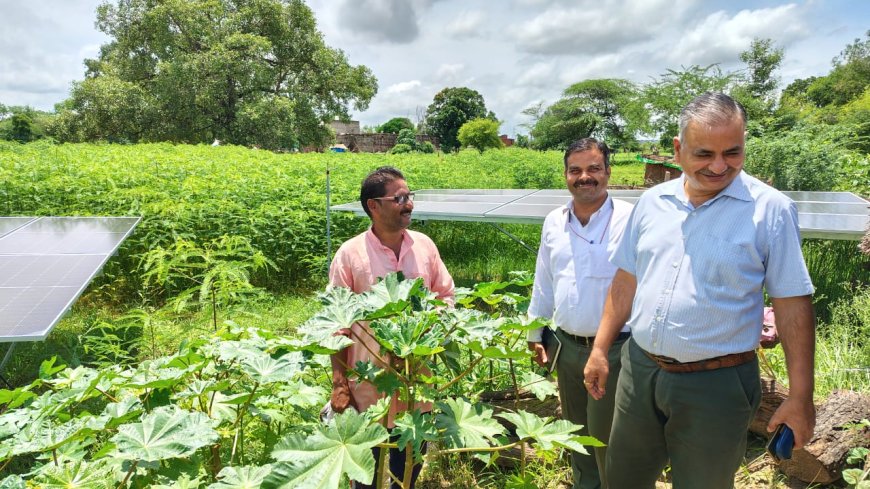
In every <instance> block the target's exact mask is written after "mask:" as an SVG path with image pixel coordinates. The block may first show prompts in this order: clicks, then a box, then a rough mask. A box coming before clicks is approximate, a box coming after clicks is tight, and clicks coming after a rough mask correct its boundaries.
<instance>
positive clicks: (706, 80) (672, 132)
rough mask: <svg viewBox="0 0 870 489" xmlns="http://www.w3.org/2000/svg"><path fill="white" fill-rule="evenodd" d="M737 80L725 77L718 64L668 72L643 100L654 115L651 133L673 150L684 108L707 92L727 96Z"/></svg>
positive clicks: (730, 75)
mask: <svg viewBox="0 0 870 489" xmlns="http://www.w3.org/2000/svg"><path fill="white" fill-rule="evenodd" d="M735 78H736V74H734V73H724V72H723V71H722V69H721V68H720V67H719V65H718V64H712V65H708V66H704V67H701V66H698V65H692V66H689V67H688V68H686V67H682V69H681V70H679V71H677V70H670V69H669V70H667V72H665V73H664V74H662V75H661V76H660V77H659V79H658V80H656V81H654V82H653V83H651V84H649V85H647V86H646V87H644V90H643V100H644V101H645V103H646V105H647V106H648V107H649V112H650V122H649V126H648V128H647V129H648V130H647V132H649V133H659V134H661V143H662V146H663V147H666V148H669V147H671V145H672V144H673V141H672V140H673V138H674V137H675V136H677V135H678V133H679V125H678V124H679V116H680V111H681V110H682V108H683V107H684V106H685V105H686V104H687V103H689V102H690V101H691V100H692V99H694V98H695V97H697V96H698V95H701V94H702V93H704V92H725V93H727V92H728V91H729V88H730V87H731V86H732V85H733V84H734V81H735Z"/></svg>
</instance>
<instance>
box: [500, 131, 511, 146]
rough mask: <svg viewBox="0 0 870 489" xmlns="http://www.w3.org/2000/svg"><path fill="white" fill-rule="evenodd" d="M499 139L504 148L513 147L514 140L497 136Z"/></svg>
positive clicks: (504, 135) (506, 136)
mask: <svg viewBox="0 0 870 489" xmlns="http://www.w3.org/2000/svg"><path fill="white" fill-rule="evenodd" d="M499 139H501V142H502V144H504V147H505V148H507V147H509V146H513V145H514V140H513V139H511V138H509V137H508V135H507V134H502V135H501V136H499Z"/></svg>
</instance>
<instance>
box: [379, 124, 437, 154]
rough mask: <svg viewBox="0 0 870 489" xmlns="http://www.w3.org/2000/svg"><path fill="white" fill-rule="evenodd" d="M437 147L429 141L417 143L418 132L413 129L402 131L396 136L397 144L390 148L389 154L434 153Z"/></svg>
mask: <svg viewBox="0 0 870 489" xmlns="http://www.w3.org/2000/svg"><path fill="white" fill-rule="evenodd" d="M434 152H435V146H433V145H432V143H430V142H429V141H424V142H422V143H421V142H419V141H417V130H416V129H414V128H413V127H410V128H404V129H400V130H399V131H398V135H397V136H396V144H395V146H393V147H392V148H390V151H389V154H404V153H434Z"/></svg>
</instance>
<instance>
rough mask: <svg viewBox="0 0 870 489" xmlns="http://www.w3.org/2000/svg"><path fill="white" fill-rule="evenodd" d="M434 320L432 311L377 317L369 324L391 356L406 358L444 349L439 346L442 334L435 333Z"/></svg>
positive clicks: (432, 353) (436, 330)
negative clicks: (383, 317) (387, 317)
mask: <svg viewBox="0 0 870 489" xmlns="http://www.w3.org/2000/svg"><path fill="white" fill-rule="evenodd" d="M435 321H436V318H435V316H434V313H420V314H413V315H403V316H399V317H395V318H389V319H378V320H375V321H373V322H372V323H371V325H370V326H371V329H372V331H373V332H374V333H375V339H377V340H378V343H380V345H381V347H382V348H383V349H385V350H387V351H389V352H391V353H392V354H393V356H397V357H399V358H406V357H408V356H410V355H417V356H425V355H434V354H435V353H438V352H440V351H443V350H444V348H443V347H442V346H441V343H442V342H443V341H444V338H443V335H438V334H437V332H438V331H440V328H439V329H434V328H433V323H435Z"/></svg>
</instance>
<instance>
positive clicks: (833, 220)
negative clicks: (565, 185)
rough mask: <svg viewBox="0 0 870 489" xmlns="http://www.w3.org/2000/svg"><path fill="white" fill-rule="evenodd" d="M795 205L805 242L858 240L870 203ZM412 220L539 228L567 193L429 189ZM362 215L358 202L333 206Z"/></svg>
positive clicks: (418, 195) (838, 197)
mask: <svg viewBox="0 0 870 489" xmlns="http://www.w3.org/2000/svg"><path fill="white" fill-rule="evenodd" d="M609 192H610V195H612V196H613V198H615V199H621V200H625V201H628V202H631V203H634V202H636V201H637V199H638V198H639V197H640V195H641V194H642V193H643V192H644V190H643V189H639V190H618V189H611V190H610V191H609ZM784 193H785V194H786V195H788V196H789V197H790V198H791V199H792V200H794V201H795V203H796V204H797V208H798V221H799V224H800V228H801V235H802V236H803V237H805V238H824V239H850V240H857V239H861V236H863V235H864V233H865V232H866V231H867V228H868V224H870V207H868V206H870V203H868V202H867V201H866V200H864V199H862V198H861V197H858V196H857V195H855V194H853V193H850V192H784ZM414 194H415V199H414V214H413V217H414V218H415V219H421V220H429V219H431V220H442V221H478V222H492V223H496V222H502V223H518V224H541V223H543V222H544V218H545V217H546V216H547V214H548V213H550V211H552V210H553V209H555V208H556V207H559V206H561V205H565V204H566V203H567V202H568V201H569V200H570V199H571V194H570V193H569V192H568V190H567V189H549V190H510V189H507V190H490V189H469V190H464V189H460V190H457V189H447V190H441V189H427V190H417V191H415V192H414ZM331 209H332V210H335V211H349V212H354V213H355V214H357V215H359V216H364V215H365V212H363V210H362V206H360V203H359V202H351V203H347V204H342V205H337V206H333V207H332V208H331Z"/></svg>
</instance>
